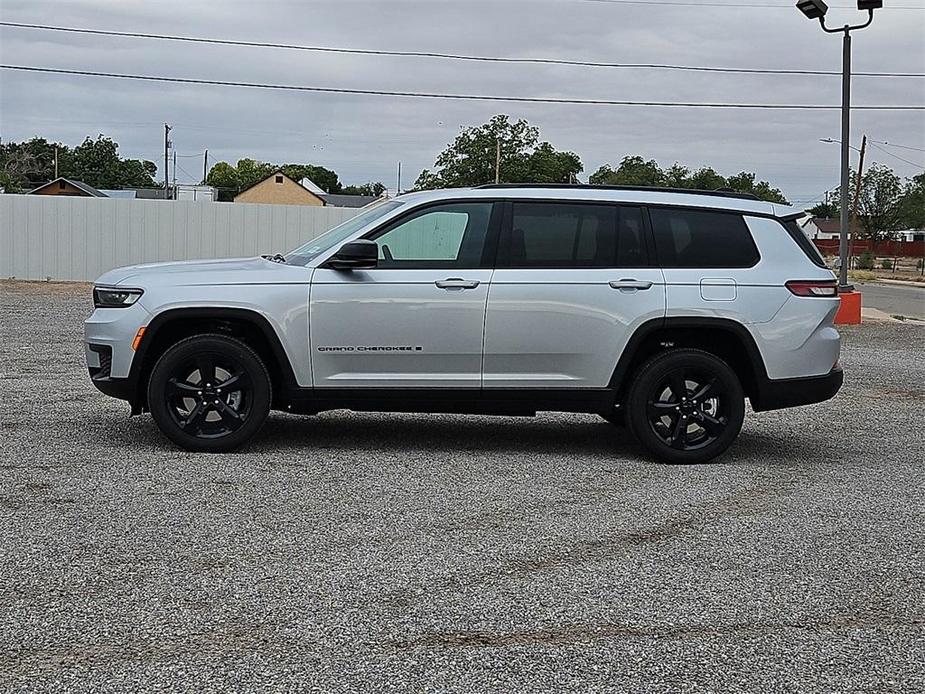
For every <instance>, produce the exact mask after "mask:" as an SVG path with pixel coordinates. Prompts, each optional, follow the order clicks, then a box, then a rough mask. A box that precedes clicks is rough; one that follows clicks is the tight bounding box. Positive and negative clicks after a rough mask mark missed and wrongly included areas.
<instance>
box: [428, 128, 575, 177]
mask: <svg viewBox="0 0 925 694" xmlns="http://www.w3.org/2000/svg"><path fill="white" fill-rule="evenodd" d="M496 158H498V159H499V166H498V173H499V180H500V181H501V182H502V183H568V182H570V181H571V180H574V178H575V176H577V175H578V173H580V172H581V171H582V170H583V167H582V165H581V161H580V159H579V158H578V155H576V154H574V153H573V152H559V151H557V150H556V149H555V148H554V147H553V146H552V145H551V144H549V143H548V142H542V143H540V142H539V129H538V128H536V127H534V126H532V125H530V124H529V123H528V122H527V121H525V120H523V119H520V120H518V121H516V122H512V121H511V120H510V118H509V117H508V116H506V115H504V114H499V115H497V116H494V117H492V119H491V120H489V121H488V122H487V123H484V124H482V125H479V126H476V127H470V128H466V129H464V130H463V131H462V132H461V133H459V135H457V136H456V138H455V139H454V140H453V142H452V143H451V144H449V145H448V146H447V148H446V149H444V150H443V152H441V153H440V155H439V156H438V157H437V160H436V162H435V163H434V168H435V170H434V171H431V170H429V169H424V170H423V171H422V172H421V174H420V175H419V176H418V178H417V181H416V182H415V188H417V189H419V190H421V189H429V188H457V187H463V186H478V185H482V184H485V183H493V182H494V180H495V161H496Z"/></svg>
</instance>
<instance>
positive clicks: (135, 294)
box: [93, 287, 144, 308]
mask: <svg viewBox="0 0 925 694" xmlns="http://www.w3.org/2000/svg"><path fill="white" fill-rule="evenodd" d="M142 294H144V291H143V290H141V289H129V288H123V287H94V288H93V305H94V306H95V307H96V308H124V307H126V306H131V305H132V304H134V303H135V302H136V301H138V298H139V297H140V296H141V295H142Z"/></svg>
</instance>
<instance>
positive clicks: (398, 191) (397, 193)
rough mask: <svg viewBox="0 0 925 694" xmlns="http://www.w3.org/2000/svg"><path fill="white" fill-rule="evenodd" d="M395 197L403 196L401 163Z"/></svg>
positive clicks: (399, 163)
mask: <svg viewBox="0 0 925 694" xmlns="http://www.w3.org/2000/svg"><path fill="white" fill-rule="evenodd" d="M395 195H401V162H398V184H397V185H396V186H395Z"/></svg>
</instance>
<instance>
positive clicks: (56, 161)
mask: <svg viewBox="0 0 925 694" xmlns="http://www.w3.org/2000/svg"><path fill="white" fill-rule="evenodd" d="M55 178H58V145H55Z"/></svg>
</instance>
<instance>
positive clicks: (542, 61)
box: [0, 22, 925, 77]
mask: <svg viewBox="0 0 925 694" xmlns="http://www.w3.org/2000/svg"><path fill="white" fill-rule="evenodd" d="M0 26H6V27H13V28H16V29H39V30H43V31H62V32H68V33H73V34H92V35H96V36H119V37H123V38H141V39H156V40H160V41H183V42H187V43H204V44H213V45H222V46H246V47H251V48H280V49H285V50H296V51H314V52H318V53H346V54H351V55H376V56H399V57H412V58H439V59H444V60H465V61H474V62H488V63H518V64H535V65H569V66H580V67H599V68H627V69H641V70H684V71H692V72H725V73H735V74H749V75H833V76H839V77H840V76H841V72H840V71H833V70H799V69H793V70H786V69H762V68H731V67H705V66H700V65H671V64H666V63H606V62H596V61H588V60H571V59H567V58H504V57H499V56H485V55H462V54H456V53H434V52H428V51H389V50H376V49H368V48H336V47H331V46H303V45H298V44H290V43H267V42H262V41H239V40H235V39H216V38H207V37H202V36H176V35H172V34H147V33H141V32H135V31H109V30H105V29H82V28H78V27H64V26H53V25H49V24H26V23H21V22H0ZM853 74H854V75H855V76H859V77H925V73H922V72H855V73H853Z"/></svg>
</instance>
